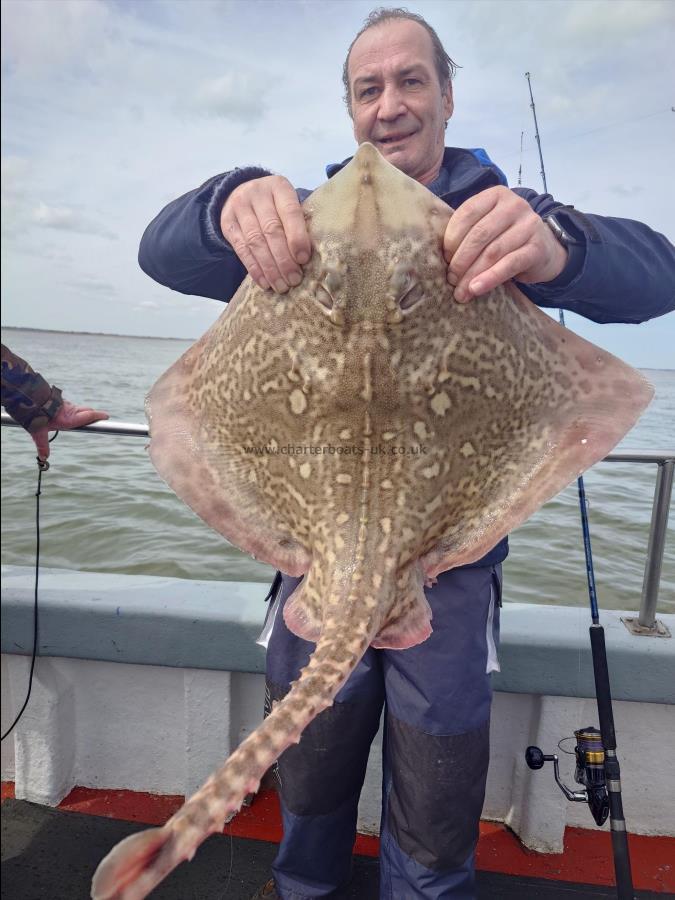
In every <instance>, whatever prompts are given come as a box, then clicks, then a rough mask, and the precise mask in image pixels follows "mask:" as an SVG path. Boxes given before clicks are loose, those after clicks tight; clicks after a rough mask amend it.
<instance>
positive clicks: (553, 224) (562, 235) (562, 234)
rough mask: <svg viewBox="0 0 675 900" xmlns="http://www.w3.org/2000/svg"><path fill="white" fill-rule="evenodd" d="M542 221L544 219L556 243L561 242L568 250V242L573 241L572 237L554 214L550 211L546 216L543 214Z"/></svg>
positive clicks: (571, 242)
mask: <svg viewBox="0 0 675 900" xmlns="http://www.w3.org/2000/svg"><path fill="white" fill-rule="evenodd" d="M542 221H544V222H545V223H546V224H547V225H548V227H549V228H550V229H551V231H552V232H553V234H554V235H555V237H556V240H557V241H558V243H559V244H562V245H563V247H564V248H565V249H566V250H568V249H569V247H570V244H573V243H574V238H573V237H572V235H571V234H570V233H569V232H568V231H566V230H565V228H564V227H563V226H562V224H561V223H560V220H559V219H558V217H557V216H556V214H555V213H554V212H552V213H550V214H549V215H548V216H544V218H543V220H542Z"/></svg>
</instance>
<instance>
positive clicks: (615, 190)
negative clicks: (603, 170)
mask: <svg viewBox="0 0 675 900" xmlns="http://www.w3.org/2000/svg"><path fill="white" fill-rule="evenodd" d="M608 190H609V191H611V192H612V194H618V196H619V197H634V196H635V195H636V194H642V193H643V192H644V188H643V187H641V186H640V185H638V184H634V185H631V187H628V185H625V184H612V185H610V186H609V188H608Z"/></svg>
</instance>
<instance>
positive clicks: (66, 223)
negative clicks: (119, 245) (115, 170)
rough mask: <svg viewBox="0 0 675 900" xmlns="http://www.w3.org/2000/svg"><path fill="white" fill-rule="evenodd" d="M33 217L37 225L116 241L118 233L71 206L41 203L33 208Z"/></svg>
mask: <svg viewBox="0 0 675 900" xmlns="http://www.w3.org/2000/svg"><path fill="white" fill-rule="evenodd" d="M31 219H32V221H33V222H34V224H36V225H40V226H41V227H43V228H55V229H57V230H59V231H74V232H75V233H77V234H94V235H96V236H97V237H102V238H106V239H107V240H109V241H116V240H117V239H118V235H117V234H115V232H113V231H110V230H109V229H107V228H106V227H105V225H101V224H100V223H98V222H94V221H93V220H92V219H89V218H88V217H87V216H84V215H83V214H82V213H80V212H78V211H77V210H75V209H73V208H72V207H69V206H47V204H46V203H40V204H39V205H38V207H37V208H36V209H34V210H33V213H32V215H31Z"/></svg>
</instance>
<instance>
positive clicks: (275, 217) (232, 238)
mask: <svg viewBox="0 0 675 900" xmlns="http://www.w3.org/2000/svg"><path fill="white" fill-rule="evenodd" d="M220 227H221V230H222V232H223V236H224V238H225V240H226V241H228V242H229V243H230V244H231V245H232V248H233V249H234V252H235V253H236V254H237V256H238V257H239V259H240V260H241V261H242V263H243V264H244V266H245V267H246V270H247V271H248V273H249V275H250V276H251V278H252V279H253V280H254V281H255V283H256V284H258V285H259V286H260V287H261V288H263V289H264V290H267V289H268V288H270V287H271V288H273V290H275V291H276V292H277V293H278V294H283V293H285V292H286V291H287V290H288V289H289V288H290V287H294V286H295V285H298V284H300V282H301V281H302V269H301V268H300V267H301V266H302V265H304V264H305V263H306V262H308V260H309V258H310V256H311V254H312V244H311V242H310V239H309V233H308V231H307V225H306V223H305V217H304V215H303V213H302V207H301V206H300V201H299V200H298V195H297V194H296V193H295V190H294V188H293V186H292V184H291V183H290V182H289V181H288V180H287V179H286V178H283V177H282V176H281V175H268V176H266V177H264V178H255V179H253V180H252V181H247V182H245V183H244V184H240V185H239V187H237V188H235V189H234V190H233V191H232V193H231V194H230V196H229V197H228V198H227V200H226V202H225V204H224V206H223V209H222V212H221V214H220Z"/></svg>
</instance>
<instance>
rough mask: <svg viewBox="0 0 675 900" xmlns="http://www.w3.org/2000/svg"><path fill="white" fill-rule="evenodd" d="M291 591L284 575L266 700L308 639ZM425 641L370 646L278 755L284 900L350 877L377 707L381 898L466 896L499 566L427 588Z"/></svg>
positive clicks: (278, 870) (466, 899) (323, 890)
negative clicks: (292, 616)
mask: <svg viewBox="0 0 675 900" xmlns="http://www.w3.org/2000/svg"><path fill="white" fill-rule="evenodd" d="M298 583H299V580H298V579H294V578H289V577H287V576H284V577H283V580H282V583H281V587H280V591H281V595H280V597H279V598H278V602H279V606H278V609H277V614H276V618H275V620H274V625H273V627H272V632H271V636H270V640H269V646H268V652H267V690H268V699H269V702H273V701H274V700H278V699H280V698H281V697H283V696H284V694H286V692H287V691H288V689H289V685H290V683H291V681H294V680H295V679H297V678H298V676H299V673H300V670H301V669H302V668H303V666H305V665H306V663H307V660H308V658H309V656H310V654H311V652H312V650H313V648H314V645H313V644H311V643H308V642H307V641H304V640H302V639H301V638H298V637H296V636H295V635H294V634H292V633H291V632H290V631H289V630H288V628H287V627H286V625H285V623H284V620H283V615H282V614H281V613H282V609H283V604H284V603H285V601H286V600H287V599H288V597H289V596H290V594H291V593H292V592H293V589H294V588H295V586H296V585H297V584H298ZM426 595H427V599H428V600H429V603H430V605H431V608H432V611H433V619H432V625H433V633H432V635H431V636H430V637H429V638H428V639H427V640H426V641H425V642H424V643H423V644H420V645H419V646H417V647H411V648H410V649H408V650H375V649H373V648H372V647H371V648H370V649H369V650H368V651H367V652H366V654H365V656H364V658H363V660H362V661H361V662H360V663H359V665H358V667H357V668H356V670H355V671H354V672H353V674H352V675H351V676H350V678H349V680H348V681H347V682H346V684H345V685H344V686H343V688H342V689H341V690H340V692H339V694H338V695H337V698H336V702H335V703H334V705H333V706H332V707H331V708H330V709H327V710H325V711H324V712H322V713H321V714H320V715H319V716H318V717H317V718H316V719H315V720H314V721H313V722H312V723H311V724H310V725H309V727H308V728H307V729H306V730H305V732H304V733H303V735H302V738H301V740H300V743H299V744H298V745H296V746H293V747H291V748H289V749H288V750H286V752H285V753H284V754H283V755H282V756H281V758H280V760H279V763H278V768H277V775H278V779H279V793H280V799H281V809H282V817H283V827H284V836H283V840H282V842H281V846H280V848H279V853H278V855H277V857H276V860H275V862H274V865H273V874H274V879H275V882H276V886H277V890H278V892H279V894H280V896H281V897H282V898H283V900H308V898H318V897H331V896H333V897H336V898H337V897H339V896H340V889H342V888H344V887H345V886H346V885H347V883H348V882H349V878H350V872H351V858H352V848H353V845H354V838H355V834H356V821H357V811H358V802H359V795H360V793H361V788H362V786H363V781H364V777H365V772H366V764H367V762H368V753H369V750H370V745H371V743H372V741H373V738H374V737H375V735H376V734H377V732H378V728H379V723H380V717H381V712H382V709H383V707H384V710H385V715H384V737H383V791H382V794H383V796H382V818H381V826H380V898H381V900H384V898H386V900H413V898H415V900H416V898H424V900H444V898H446V897H447V898H453V900H473V898H474V897H475V887H474V881H475V873H474V851H475V847H476V843H477V840H478V825H479V819H480V813H481V809H482V806H483V799H484V794H485V780H486V776H487V768H488V757H489V719H490V704H491V698H492V692H491V687H490V671H492V670H494V669H497V668H498V664H497V654H496V647H497V643H498V634H499V605H500V596H501V565H499V564H498V565H496V566H486V567H479V568H468V569H457V570H452V571H450V572H444V573H442V574H441V575H440V576H439V578H438V582H437V584H436V585H434V587H433V588H431V589H428V590H427V591H426Z"/></svg>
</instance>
